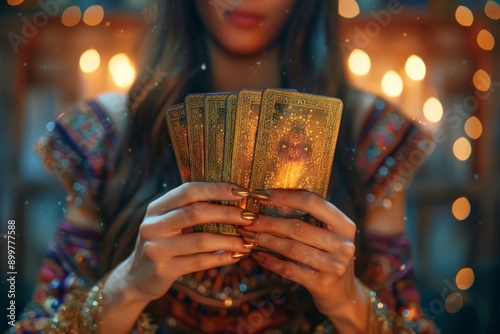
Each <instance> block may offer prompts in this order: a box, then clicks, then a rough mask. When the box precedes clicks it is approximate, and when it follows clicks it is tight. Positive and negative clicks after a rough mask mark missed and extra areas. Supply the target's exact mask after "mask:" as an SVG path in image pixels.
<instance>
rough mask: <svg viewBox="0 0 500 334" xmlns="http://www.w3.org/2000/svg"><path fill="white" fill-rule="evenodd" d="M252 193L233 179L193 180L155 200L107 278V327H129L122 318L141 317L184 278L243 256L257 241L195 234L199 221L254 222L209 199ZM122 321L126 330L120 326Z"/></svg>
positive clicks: (105, 321)
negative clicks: (127, 250)
mask: <svg viewBox="0 0 500 334" xmlns="http://www.w3.org/2000/svg"><path fill="white" fill-rule="evenodd" d="M248 194H249V192H248V191H247V190H245V189H242V188H239V187H235V185H234V184H230V183H220V182H218V183H209V182H193V183H185V184H183V185H181V186H180V187H178V188H175V189H173V190H171V191H169V192H168V193H166V194H165V195H163V196H161V197H160V198H158V199H157V200H155V201H153V202H151V203H150V204H149V206H148V209H147V212H146V215H145V217H144V220H143V222H142V224H141V226H140V229H139V235H138V237H137V241H136V245H135V248H134V250H133V252H132V253H131V254H130V256H129V257H128V258H127V259H125V260H124V261H123V262H122V263H120V264H119V265H118V266H117V267H116V268H115V269H114V270H113V271H112V272H111V273H110V275H109V277H108V279H107V280H106V284H105V286H104V289H103V296H104V299H105V300H106V305H105V306H104V309H103V326H105V328H106V329H109V330H111V329H113V332H115V333H119V332H122V330H123V331H127V330H130V328H131V327H132V326H133V322H132V323H130V324H128V325H127V326H123V325H124V323H123V322H122V320H123V321H125V322H127V321H126V320H127V319H137V316H138V315H139V314H140V313H141V312H142V309H143V308H144V307H145V306H146V305H147V304H148V303H149V302H151V301H153V300H155V299H158V298H160V297H161V296H163V295H164V294H165V293H166V292H167V291H168V289H169V288H170V287H171V286H172V284H173V283H174V282H175V280H177V279H178V278H179V277H181V276H183V275H185V274H188V273H193V272H197V271H201V270H206V269H210V268H214V267H219V266H223V265H228V264H232V263H235V262H237V261H238V260H239V259H240V258H241V257H238V255H237V256H236V257H235V256H233V255H234V254H235V253H240V254H239V255H241V253H248V252H250V250H251V248H252V247H253V245H252V244H248V243H246V242H245V241H244V240H243V239H242V238H240V237H231V236H224V235H216V234H210V233H191V232H192V227H193V226H194V225H197V224H203V223H213V222H217V223H226V224H233V225H239V226H244V225H250V224H251V223H252V220H251V218H252V217H251V215H250V217H249V215H245V216H246V218H244V217H243V215H242V209H241V208H239V207H234V206H224V205H219V204H212V203H208V202H207V201H234V200H239V199H241V198H242V197H245V196H247V195H248ZM249 218H250V219H249ZM126 309H128V312H127V311H126ZM125 314H128V315H125ZM134 315H135V316H134ZM118 318H119V319H118ZM107 320H112V321H107ZM118 320H120V323H121V326H120V327H121V328H120V329H122V330H120V329H118V328H116V327H115V326H117V325H120V324H118V323H117V321H118ZM108 325H111V327H108ZM103 330H104V328H103Z"/></svg>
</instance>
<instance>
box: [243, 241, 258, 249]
mask: <svg viewBox="0 0 500 334" xmlns="http://www.w3.org/2000/svg"><path fill="white" fill-rule="evenodd" d="M243 247H245V248H246V249H254V248H255V247H257V244H254V243H253V242H249V243H248V244H244V245H243Z"/></svg>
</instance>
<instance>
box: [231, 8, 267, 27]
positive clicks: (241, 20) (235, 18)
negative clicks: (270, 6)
mask: <svg viewBox="0 0 500 334" xmlns="http://www.w3.org/2000/svg"><path fill="white" fill-rule="evenodd" d="M226 18H227V19H228V20H229V21H231V22H232V23H233V24H235V25H237V26H239V27H242V28H253V27H256V26H257V25H259V24H260V23H261V22H262V20H263V18H264V17H263V16H262V15H259V14H255V13H250V12H245V11H241V10H233V11H230V12H226Z"/></svg>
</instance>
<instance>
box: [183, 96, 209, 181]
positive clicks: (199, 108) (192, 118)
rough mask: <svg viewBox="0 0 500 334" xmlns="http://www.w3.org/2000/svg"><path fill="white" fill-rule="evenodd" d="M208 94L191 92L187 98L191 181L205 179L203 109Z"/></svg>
mask: <svg viewBox="0 0 500 334" xmlns="http://www.w3.org/2000/svg"><path fill="white" fill-rule="evenodd" d="M206 95H207V94H189V95H187V96H186V99H185V108H186V119H187V124H188V140H189V161H190V169H191V181H204V180H205V143H204V132H203V131H204V130H203V127H204V126H203V121H204V116H203V114H204V112H203V110H204V103H205V96H206Z"/></svg>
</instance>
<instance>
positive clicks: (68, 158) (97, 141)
mask: <svg viewBox="0 0 500 334" xmlns="http://www.w3.org/2000/svg"><path fill="white" fill-rule="evenodd" d="M48 127H49V132H48V133H47V134H46V135H44V136H42V137H41V138H40V139H39V140H38V142H37V144H36V146H35V151H36V152H37V153H38V154H39V155H40V157H41V158H42V161H43V163H44V165H45V167H46V169H47V170H48V171H49V173H52V174H54V175H55V176H57V177H58V178H59V180H60V181H61V183H62V184H63V186H64V187H65V189H66V191H67V192H68V194H70V196H72V198H71V200H72V201H73V202H74V203H75V204H76V205H77V206H84V207H85V208H86V209H87V210H95V209H96V203H98V202H99V201H98V199H99V196H100V194H101V193H102V191H103V188H104V186H105V183H106V180H107V178H108V177H109V175H110V173H111V171H112V164H111V163H110V162H111V161H113V159H112V157H111V155H112V154H114V152H115V151H116V146H117V131H116V129H115V127H114V124H113V121H112V120H111V118H110V117H109V116H108V115H107V113H106V112H104V109H103V107H102V106H101V105H100V104H99V103H98V102H96V101H88V102H83V103H81V104H80V105H78V106H77V107H75V108H73V109H71V110H68V111H67V112H65V113H63V114H62V115H61V116H60V117H59V118H58V119H57V121H56V122H55V123H50V124H49V126H48Z"/></svg>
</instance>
